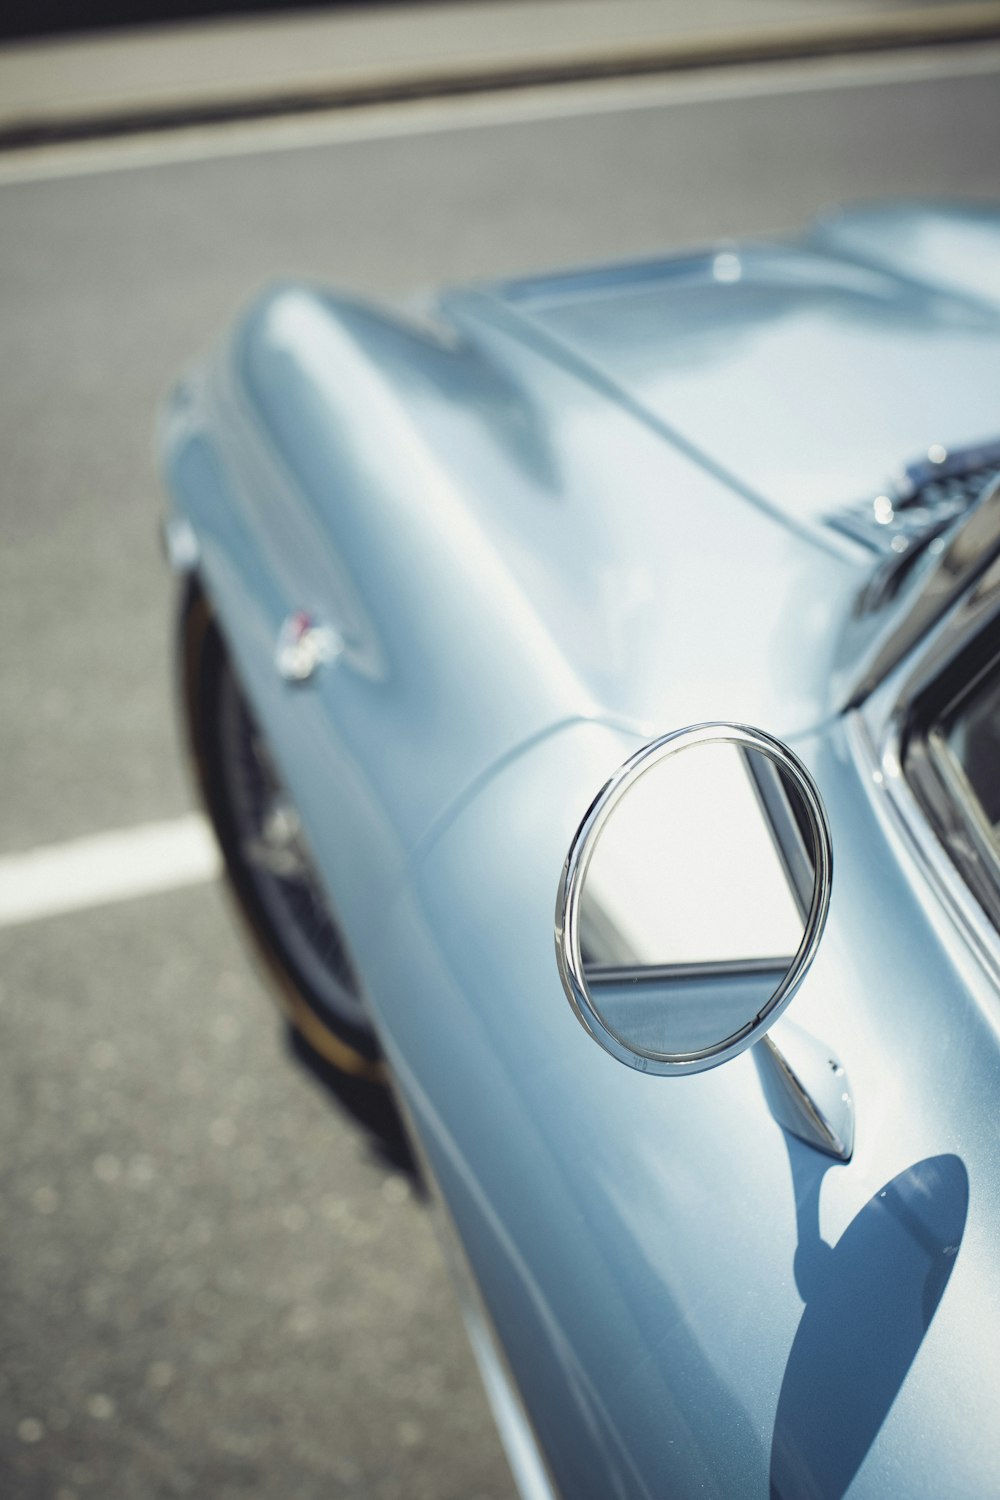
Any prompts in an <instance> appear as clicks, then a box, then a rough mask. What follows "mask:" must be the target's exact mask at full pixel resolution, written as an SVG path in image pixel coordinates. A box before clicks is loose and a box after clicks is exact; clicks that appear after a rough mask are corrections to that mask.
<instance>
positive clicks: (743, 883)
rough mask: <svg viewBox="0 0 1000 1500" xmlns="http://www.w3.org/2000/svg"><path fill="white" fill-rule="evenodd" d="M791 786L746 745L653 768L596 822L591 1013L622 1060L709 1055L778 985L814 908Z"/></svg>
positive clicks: (809, 848) (588, 928) (589, 925)
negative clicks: (627, 1056) (621, 1050)
mask: <svg viewBox="0 0 1000 1500" xmlns="http://www.w3.org/2000/svg"><path fill="white" fill-rule="evenodd" d="M811 828H812V824H811V822H810V818H809V816H808V811H807V809H806V806H805V804H804V801H803V797H802V794H801V791H800V789H799V785H798V783H797V781H796V780H795V779H793V777H792V776H791V775H790V774H789V773H788V772H787V771H786V770H785V769H784V768H783V767H782V766H780V765H779V764H778V763H777V762H776V760H775V759H774V758H772V757H771V756H769V755H767V754H765V753H763V752H762V751H761V750H758V749H756V748H752V747H751V746H748V745H747V744H745V743H730V742H724V741H722V740H709V741H704V740H702V741H701V742H698V743H694V744H691V745H688V746H686V747H685V748H682V749H680V750H678V751H677V752H676V753H672V754H668V755H665V756H664V757H662V758H660V759H655V760H653V761H652V763H651V764H649V765H648V767H647V768H645V769H644V770H642V771H641V773H640V774H638V775H637V776H635V777H634V779H632V780H631V781H630V782H629V784H628V785H627V786H626V788H625V790H624V792H623V793H622V794H621V795H620V796H619V797H618V798H617V800H615V802H614V804H613V806H612V808H611V811H610V813H609V814H608V816H607V817H606V819H605V820H604V821H603V823H602V824H601V826H600V827H599V830H598V831H597V833H596V837H595V838H594V840H593V845H592V848H591V849H590V851H589V857H588V859H587V862H586V866H585V870H584V873H583V877H582V883H581V886H580V899H579V943H580V959H581V963H582V969H583V977H584V981H585V985H586V989H587V991H588V998H589V1002H590V1005H591V1007H592V1010H593V1012H594V1013H595V1014H596V1015H597V1017H598V1018H599V1020H600V1021H601V1022H602V1024H603V1025H604V1026H605V1027H606V1028H607V1029H608V1030H609V1031H610V1032H611V1033H612V1034H613V1035H614V1037H615V1038H617V1040H618V1041H619V1042H620V1043H621V1044H622V1045H623V1046H624V1047H625V1048H626V1049H628V1051H630V1052H636V1053H639V1054H642V1055H645V1056H652V1057H658V1058H664V1059H670V1058H678V1059H683V1058H687V1057H691V1056H692V1055H693V1054H695V1055H696V1054H703V1053H705V1052H707V1051H715V1050H718V1049H720V1048H722V1047H724V1046H726V1045H728V1044H730V1043H732V1042H733V1041H734V1040H736V1039H737V1038H738V1037H739V1036H740V1034H741V1033H742V1032H745V1031H746V1029H747V1028H748V1027H750V1026H751V1025H753V1024H754V1023H755V1022H756V1021H757V1020H758V1019H759V1017H760V1015H761V1012H762V1011H764V1010H765V1009H766V1008H767V1006H768V1004H769V1003H770V1001H771V999H772V997H773V996H774V995H775V992H776V991H777V990H778V989H779V988H780V987H781V985H782V984H783V982H784V980H785V978H786V975H787V974H788V972H789V969H790V967H791V966H792V963H793V960H794V959H795V957H796V955H797V953H798V952H799V950H800V947H801V945H802V943H803V936H804V932H805V928H806V921H807V917H808V914H809V912H810V909H811V906H812V903H813V893H814V887H815V884H816V870H815V866H816V851H815V848H814V839H813V836H812V833H811Z"/></svg>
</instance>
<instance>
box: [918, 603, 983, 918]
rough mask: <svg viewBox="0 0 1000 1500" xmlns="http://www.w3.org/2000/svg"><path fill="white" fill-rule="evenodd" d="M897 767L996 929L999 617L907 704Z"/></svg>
mask: <svg viewBox="0 0 1000 1500" xmlns="http://www.w3.org/2000/svg"><path fill="white" fill-rule="evenodd" d="M903 770H904V772H905V774H906V776H907V778H908V780H909V782H910V785H911V786H912V788H913V791H914V792H915V794H916V796H917V798H918V800H919V802H920V803H921V805H922V807H923V809H924V811H925V813H926V814H927V816H928V818H929V819H930V822H931V824H932V825H933V827H934V829H935V831H936V833H937V835H938V837H939V838H940V839H941V842H942V843H943V844H944V846H945V848H946V849H947V850H948V853H949V854H950V855H951V858H952V860H953V861H954V863H955V864H956V865H957V866H958V869H959V870H960V872H961V873H962V875H963V876H964V878H965V880H966V883H967V884H968V885H969V887H970V889H971V890H972V892H973V894H974V895H975V897H976V899H977V900H978V901H979V903H980V905H981V906H982V907H983V908H984V910H985V911H986V912H987V914H988V915H989V916H990V917H991V918H992V920H993V922H994V924H995V925H996V926H997V927H1000V622H995V623H994V624H993V625H992V626H991V627H990V628H989V630H988V631H986V632H984V633H983V635H982V636H980V637H979V639H978V640H977V641H976V642H975V643H974V644H973V645H972V646H971V647H970V648H968V649H967V650H966V651H965V652H964V653H963V654H962V655H961V656H960V657H959V658H958V659H957V660H956V661H955V662H953V663H952V664H951V665H950V666H949V667H948V668H947V670H946V671H945V672H944V673H943V674H942V676H941V678H940V679H939V680H938V681H937V682H936V683H934V685H933V686H932V687H931V688H930V689H928V691H927V692H925V693H924V694H923V695H922V697H921V698H920V699H918V700H917V702H916V703H915V704H914V707H913V711H912V714H911V717H910V723H909V726H908V731H907V735H906V739H905V742H904V747H903Z"/></svg>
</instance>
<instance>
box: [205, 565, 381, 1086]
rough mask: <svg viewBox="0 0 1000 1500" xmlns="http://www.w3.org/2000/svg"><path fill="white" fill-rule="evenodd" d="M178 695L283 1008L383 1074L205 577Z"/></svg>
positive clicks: (232, 878) (353, 1068)
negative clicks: (206, 589)
mask: <svg viewBox="0 0 1000 1500" xmlns="http://www.w3.org/2000/svg"><path fill="white" fill-rule="evenodd" d="M180 666H181V696H182V704H183V710H184V717H185V720H186V724H187V734H188V747H189V750H190V752H191V760H192V763H193V769H194V776H195V780H196V782H197V784H198V788H199V791H200V793H201V796H202V800H203V802H204V805H205V808H206V811H207V812H208V815H209V818H210V819H211V822H212V825H213V828H214V830H215V834H216V837H217V839H218V841H219V845H220V847H221V849H222V853H223V856H224V859H225V868H226V875H227V877H228V881H229V885H230V888H231V890H232V892H233V894H234V896H235V898H236V904H237V908H238V910H239V911H240V914H241V916H242V917H243V919H244V921H245V923H246V925H247V927H248V929H249V932H250V936H251V939H252V941H253V944H254V947H255V948H256V950H257V952H258V954H259V956H260V958H261V959H262V960H263V962H264V964H265V967H266V968H267V970H268V972H269V974H270V975H271V977H272V978H273V980H274V981H275V985H276V989H277V993H278V997H279V999H280V1001H281V1004H282V1008H283V1009H284V1010H285V1012H286V1014H287V1015H288V1016H289V1019H290V1020H291V1022H292V1024H293V1025H294V1026H295V1027H296V1029H297V1030H298V1031H299V1032H300V1033H301V1034H302V1036H303V1037H304V1039H305V1040H306V1041H307V1042H308V1043H309V1045H310V1046H311V1047H313V1048H314V1049H315V1051H317V1052H318V1053H319V1054H320V1055H321V1056H322V1057H323V1058H324V1059H325V1060H326V1061H327V1062H329V1063H331V1064H332V1065H333V1066H334V1067H335V1068H337V1069H339V1070H340V1071H341V1072H343V1073H347V1074H350V1075H351V1076H353V1077H359V1078H366V1079H370V1080H376V1081H381V1080H382V1079H383V1077H384V1073H383V1064H382V1061H381V1056H380V1052H379V1047H378V1042H377V1040H376V1037H375V1034H374V1031H373V1029H372V1026H371V1023H370V1021H369V1020H368V1017H367V1014H366V1011H365V1007H364V1003H363V1001H362V999H361V993H360V987H359V985H358V981H357V977H356V973H355V969H354V966H353V964H352V962H351V959H350V955H349V953H348V951H347V946H346V943H345V941H344V938H343V935H342V933H341V932H340V929H339V926H338V924H337V922H336V919H335V917H334V914H333V913H332V912H331V911H330V908H329V903H328V902H327V899H326V897H325V894H324V893H323V891H322V889H321V887H320V884H319V881H318V878H317V876H316V873H315V869H314V866H313V863H312V859H311V856H310V855H309V852H308V850H307V848H306V845H305V842H304V839H303V835H302V830H301V826H300V824H299V820H298V814H297V813H296V811H295V808H294V806H293V804H292V802H291V799H290V798H289V796H288V793H287V791H286V790H285V788H284V786H283V785H282V783H281V780H280V778H279V776H278V774H277V772H276V770H275V768H274V765H273V762H272V759H271V756H270V752H269V750H268V748H267V745H266V742H265V740H264V738H263V735H262V734H261V732H260V729H259V727H258V725H257V723H256V721H255V720H254V717H253V714H252V712H251V710H250V707H249V705H248V703H247V701H246V698H245V696H244V694H243V691H242V688H241V687H240V684H239V681H238V679H237V677H236V674H235V671H234V670H233V665H232V661H231V658H230V655H229V651H228V649H227V647H226V644H225V641H224V640H223V638H222V635H221V633H220V631H219V628H218V625H217V624H216V622H215V619H214V617H213V615H212V611H211V607H210V605H209V603H208V600H207V598H206V597H205V594H204V592H203V591H202V589H201V588H200V587H199V585H198V584H197V582H195V581H192V582H191V583H189V584H188V587H187V589H186V592H185V596H184V599H183V601H182V607H181V619H180Z"/></svg>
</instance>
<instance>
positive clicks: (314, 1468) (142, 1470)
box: [0, 46, 1000, 1500]
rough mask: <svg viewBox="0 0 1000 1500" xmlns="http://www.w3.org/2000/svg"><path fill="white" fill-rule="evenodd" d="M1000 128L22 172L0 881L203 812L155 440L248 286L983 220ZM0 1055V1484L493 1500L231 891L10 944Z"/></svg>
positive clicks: (710, 111)
mask: <svg viewBox="0 0 1000 1500" xmlns="http://www.w3.org/2000/svg"><path fill="white" fill-rule="evenodd" d="M998 121H1000V52H998V51H997V50H996V49H994V48H992V47H989V46H979V47H977V48H973V49H962V48H951V49H948V50H947V51H942V52H936V53H935V52H932V53H915V52H912V53H907V54H906V55H900V56H899V57H895V56H891V55H885V56H879V57H871V58H863V59H855V60H853V61H851V62H850V63H839V62H836V61H825V62H811V63H785V64H782V65H780V66H779V65H770V66H762V67H756V68H754V67H747V68H744V69H732V68H730V69H727V70H725V71H724V72H720V73H718V74H714V73H711V72H703V73H700V74H699V75H698V76H697V77H693V76H690V77H677V78H673V79H657V80H645V81H642V82H638V81H633V82H630V83H621V82H609V83H607V84H597V83H588V84H573V85H563V86H561V87H559V88H552V89H532V90H524V91H514V92H509V93H507V94H505V95H504V97H503V98H502V99H501V98H495V97H487V98H481V99H465V100H456V101H453V102H451V103H447V102H442V101H433V102H424V103H419V104H417V103H414V104H407V105H396V106H393V107H392V108H379V109H371V110H369V111H365V110H353V111H351V112H350V115H349V116H345V115H343V114H337V113H333V114H330V115H315V116H311V117H310V118H309V119H308V120H302V119H300V120H298V121H293V122H283V121H276V122H271V123H267V124H261V123H255V124H245V125H240V126H230V127H226V128H222V127H219V128H217V129H215V130H200V131H197V130H196V131H183V132H177V133H170V134H163V133H161V134H160V135H159V136H157V137H156V138H150V139H145V140H122V141H110V142H107V143H100V144H89V145H87V146H86V147H84V146H80V147H69V146H66V147H60V148H58V149H57V148H51V149H49V150H39V151H34V152H23V153H17V154H14V153H8V154H7V155H6V156H0V294H2V307H3V312H2V327H3V347H4V359H3V362H2V364H0V441H2V445H3V499H2V508H0V517H2V534H3V546H2V549H0V756H2V764H3V767H4V772H5V796H4V798H3V802H2V804H0V806H2V817H0V855H6V856H11V857H13V856H21V855H23V854H27V853H28V852H29V851H32V850H35V849H37V848H38V847H39V846H49V845H58V844H61V843H62V842H63V841H65V840H68V839H72V838H74V837H77V836H81V835H89V834H94V833H99V832H102V831H105V830H109V829H126V828H132V827H134V826H136V825H144V824H146V823H148V822H149V821H150V820H161V819H167V820H170V819H173V818H177V817H179V816H181V815H183V814H185V813H186V812H187V811H188V810H189V809H190V806H191V798H190V792H189V789H188V786H187V783H186V780H185V778H184V776H183V773H182V767H181V764H180V757H179V753H178V745H177V737H176V733H175V728H174V714H173V705H172V695H171V665H170V664H171V641H172V593H173V590H172V585H171V582H170V580H169V578H168V576H167V574H166V571H165V569H164V567H163V564H162V560H161V558H160V556H159V552H158V547H157V542H156V527H155V522H156V517H157V514H158V506H159V501H158V488H157V480H156V475H155V468H154V462H153V431H154V422H155V412H156V408H157V404H158V402H159V401H160V399H161V398H162V395H163V393H164V392H165V390H166V389H167V387H168V384H169V382H170V381H171V380H172V379H173V377H174V376H175V374H176V373H177V371H178V370H179V369H180V368H181V367H182V366H183V365H184V364H185V363H186V362H187V361H189V360H190V359H191V358H192V356H194V355H196V354H197V352H198V351H199V350H200V349H203V348H204V347H205V346H206V343H207V342H208V341H209V340H210V339H211V338H212V337H213V335H214V334H215V333H216V332H217V331H218V330H220V329H221V328H222V327H223V326H224V325H225V323H226V321H227V319H228V318H229V317H230V316H231V315H232V313H233V312H234V311H235V310H236V308H237V307H238V306H239V305H240V304H241V303H242V302H243V301H244V300H245V299H246V298H247V297H248V296H249V295H251V294H252V293H253V292H255V291H256V290H258V289H259V288H260V287H261V286H262V285H263V284H265V283H266V282H268V281H269V280H271V279H273V278H275V277H276V276H288V275H292V276H302V277H306V278H309V279H313V278H317V279H322V280H324V281H330V282H334V283H336V284H338V285H340V286H341V287H344V288H346V289H349V290H351V291H353V292H355V293H358V294H361V295H366V296H372V297H392V296H397V295H401V294H403V293H404V292H406V291H408V290H412V289H414V288H420V287H422V286H426V285H431V284H434V283H437V282H441V281H448V280H465V279H473V278H481V277H484V276H491V275H497V274H508V273H514V272H519V271H528V270H535V269H542V268H545V267H549V266H555V265H561V264H566V263H570V262H584V261H594V260H601V259H604V258H609V257H617V256H635V255H646V254H649V253H652V252H655V251H657V250H661V249H665V248H670V247H679V246H688V245H691V244H695V243H700V242H704V241H706V240H710V239H715V238H719V237H730V236H737V235H743V234H752V235H756V234H771V233H776V232H779V231H783V230H793V229H795V228H797V227H800V226H802V225H804V224H805V223H806V222H807V221H808V219H809V218H810V216H811V215H813V214H814V213H815V212H817V211H818V210H819V209H821V208H822V207H823V206H824V205H826V204H829V203H831V202H836V201H843V200H853V199H862V198H870V197H878V196H884V195H892V196H899V195H903V196H919V197H938V196H942V197H972V198H981V197H989V198H993V199H994V200H995V199H996V197H997V195H998V193H1000V151H998V145H1000V140H998V135H1000V127H998ZM844 440H845V442H849V441H850V434H849V433H845V435H844ZM0 1056H2V1058H3V1068H4V1086H3V1088H2V1090H0V1195H2V1202H3V1205H4V1209H5V1212H4V1216H3V1233H2V1236H0V1277H2V1281H0V1285H2V1288H3V1294H2V1299H0V1348H2V1350H3V1354H2V1358H0V1494H3V1495H4V1496H11V1497H22V1496H23V1497H29V1496H30V1497H35V1496H38V1497H43V1496H45V1497H53V1500H72V1497H80V1500H83V1497H85V1496H90V1495H93V1496H101V1497H102V1500H118V1497H123V1500H124V1497H133V1496H137V1495H142V1496H144V1497H153V1496H160V1495H163V1496H170V1495H178V1494H194V1495H206V1496H209V1495H210V1496H212V1497H228V1496H236V1495H240V1496H245V1495H254V1496H261V1497H268V1500H271V1497H273V1500H284V1497H287V1496H296V1497H308V1496H313V1495H315V1496H319V1495H323V1496H326V1497H330V1496H372V1497H385V1500H388V1497H396V1496H400V1497H420V1496H427V1497H435V1500H444V1497H448V1496H454V1497H456V1500H458V1497H462V1500H470V1497H474V1496H481V1497H487V1496H489V1497H499V1496H505V1495H509V1494H510V1478H509V1475H508V1473H507V1471H506V1467H505V1463H504V1460H503V1457H502V1455H501V1453H500V1451H499V1447H498V1444H497V1440H496V1437H495V1434H494V1433H493V1430H492V1424H491V1420H490V1417H489V1414H488V1412H487V1409H486V1405H485V1402H484V1399H483V1397H482V1394H481V1392H480V1390H479V1387H478V1378H477V1376H476V1374H475V1370H474V1366H473V1364H472V1361H471V1357H470V1356H469V1354H468V1352H467V1349H466V1346H465V1341H464V1335H463V1332H462V1329H461V1325H460V1320H459V1318H458V1314H457V1311H456V1308H455V1304H454V1300H453V1298H452V1294H451V1292H450V1289H449V1286H448V1283H447V1280H446V1277H445V1275H444V1272H443V1270H442V1266H441V1262H440V1257H439V1255H438V1251H437V1248H436V1245H435V1241H434V1237H433V1232H432V1228H431V1225H430V1223H429V1220H428V1214H427V1212H426V1210H425V1207H424V1204H423V1201H422V1199H421V1197H420V1195H419V1191H418V1189H417V1187H416V1185H415V1183H414V1180H413V1178H412V1177H411V1176H410V1175H409V1173H408V1172H407V1171H406V1169H405V1164H404V1161H403V1158H402V1157H401V1156H400V1155H399V1154H398V1153H397V1154H396V1155H395V1156H393V1155H392V1153H391V1152H390V1153H389V1154H387V1153H386V1150H385V1149H384V1148H383V1147H382V1146H381V1145H380V1144H379V1140H378V1138H377V1137H376V1136H375V1135H373V1134H372V1133H371V1132H370V1131H367V1130H365V1129H364V1128H363V1127H362V1126H361V1125H359V1123H358V1121H357V1120H356V1118H355V1117H354V1115H352V1114H351V1112H350V1111H349V1110H347V1109H345V1107H344V1105H343V1104H342V1102H341V1101H339V1100H338V1099H337V1097H336V1096H335V1095H334V1094H333V1093H332V1092H331V1091H330V1090H329V1089H328V1088H326V1087H325V1086H324V1083H323V1080H322V1078H321V1077H320V1076H319V1075H318V1074H317V1072H316V1071H315V1070H312V1069H310V1068H309V1067H308V1066H306V1065H304V1064H303V1062H302V1060H301V1058H299V1057H297V1056H296V1055H295V1054H293V1053H292V1052H291V1051H290V1050H289V1048H288V1046H287V1042H286V1038H285V1035H284V1032H283V1030H282V1027H281V1024H280V1022H279V1021H278V1020H277V1018H276V1016H275V1013H274V1011H273V1009H272V1007H271V1004H270V1001H269V999H268V996H267V994H266V993H265V987H264V985H263V983H262V981H261V979H260V977H259V976H258V975H257V973H256V972H255V971H254V969H253V968H252V966H251V964H250V963H249V961H248V959H247V958H246V957H245V954H244V948H243V945H242V942H241V941H240V937H239V934H238V931H237V929H236V927H235V925H234V921H233V919H232V917H231V915H230V913H229V910H228V907H227V904H226V902H225V900H224V898H223V893H222V892H221V891H220V890H219V889H218V888H217V887H216V886H215V885H213V884H200V885H192V886H189V887H186V888H179V889H177V890H175V891H172V892H165V893H161V894H158V895H154V896H146V897H143V898H141V899H135V900H132V901H121V902H118V903H115V904H109V905H105V906H101V907H95V908H92V909H84V910H81V911H77V912H75V913H72V914H67V915H62V916H58V917H52V918H48V919H39V920H37V921H33V922H30V921H29V922H23V923H21V924H20V925H16V926H9V927H7V928H6V929H0Z"/></svg>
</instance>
